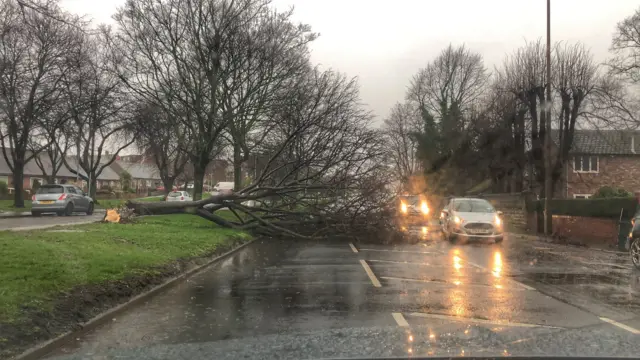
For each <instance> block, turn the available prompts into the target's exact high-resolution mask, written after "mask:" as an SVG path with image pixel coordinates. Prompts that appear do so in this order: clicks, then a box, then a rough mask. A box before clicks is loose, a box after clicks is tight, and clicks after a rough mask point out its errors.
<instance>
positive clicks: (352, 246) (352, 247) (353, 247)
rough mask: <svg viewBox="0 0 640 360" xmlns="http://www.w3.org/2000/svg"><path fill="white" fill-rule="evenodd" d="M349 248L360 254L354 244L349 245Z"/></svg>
mask: <svg viewBox="0 0 640 360" xmlns="http://www.w3.org/2000/svg"><path fill="white" fill-rule="evenodd" d="M349 246H350V247H351V250H353V252H354V253H357V252H358V249H356V247H355V246H354V245H353V243H349Z"/></svg>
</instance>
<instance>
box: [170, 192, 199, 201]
mask: <svg viewBox="0 0 640 360" xmlns="http://www.w3.org/2000/svg"><path fill="white" fill-rule="evenodd" d="M167 201H193V199H192V198H191V195H189V193H188V192H186V191H172V192H170V193H169V195H167Z"/></svg>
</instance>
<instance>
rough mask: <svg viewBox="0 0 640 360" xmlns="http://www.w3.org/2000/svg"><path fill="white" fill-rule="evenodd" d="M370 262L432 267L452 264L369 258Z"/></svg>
mask: <svg viewBox="0 0 640 360" xmlns="http://www.w3.org/2000/svg"><path fill="white" fill-rule="evenodd" d="M367 261H369V262H379V263H388V264H399V265H421V266H431V267H447V268H448V267H450V265H444V264H429V263H419V262H411V261H393V260H376V259H367Z"/></svg>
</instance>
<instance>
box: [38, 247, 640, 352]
mask: <svg viewBox="0 0 640 360" xmlns="http://www.w3.org/2000/svg"><path fill="white" fill-rule="evenodd" d="M639 295H640V272H638V271H636V270H633V269H632V266H631V264H630V261H629V259H628V256H626V255H625V254H615V253H609V252H602V251H595V250H587V249H579V248H570V247H563V246H559V245H546V244H545V245H541V244H540V243H535V242H531V241H528V240H524V239H521V238H516V237H514V238H509V237H507V238H506V239H505V241H504V243H502V244H462V245H452V244H450V243H448V242H444V241H440V240H437V239H435V238H434V239H432V240H428V241H424V242H421V243H418V244H414V245H409V244H407V245H401V246H383V245H366V244H359V245H357V244H348V243H326V242H325V243H322V242H320V243H318V242H299V241H296V242H286V241H258V242H255V243H253V244H252V245H250V246H248V247H245V248H244V249H243V250H241V251H239V252H238V253H236V254H235V255H234V256H232V257H230V258H227V259H226V260H224V261H223V262H221V263H219V264H217V265H214V266H213V267H211V268H209V269H207V270H205V271H203V272H201V273H199V274H197V275H195V276H193V277H191V278H190V279H189V280H188V281H185V282H183V283H181V284H178V285H177V286H174V287H172V288H170V289H168V290H167V291H165V292H163V293H160V294H158V295H155V296H154V297H152V298H150V299H149V300H148V301H147V302H146V303H144V304H142V305H140V306H137V307H136V308H133V309H131V310H129V311H126V312H125V313H123V314H121V315H119V316H118V317H117V318H114V319H112V321H110V322H109V323H107V324H106V325H102V326H100V327H98V328H97V329H95V330H92V331H90V332H88V333H85V334H81V335H79V336H78V337H77V338H76V339H75V340H73V341H72V342H71V343H68V344H66V345H65V346H63V347H62V348H59V349H58V350H56V351H55V352H54V353H52V354H49V356H57V355H65V354H87V353H92V354H102V353H104V352H106V351H109V350H110V349H123V348H134V347H147V346H152V345H159V344H184V343H192V344H203V345H198V346H206V345H204V344H207V343H208V342H211V341H220V340H232V339H239V341H246V342H247V343H248V342H249V341H252V340H253V339H255V338H257V337H260V336H266V335H274V334H275V335H278V336H280V335H281V334H282V336H284V335H285V334H304V333H305V332H308V331H315V330H327V331H331V329H345V328H372V327H396V328H402V329H407V331H409V329H412V331H413V330H415V329H422V330H421V331H422V334H427V335H428V336H427V335H424V338H422V337H421V338H420V339H419V340H420V341H418V339H415V340H414V338H413V337H414V335H413V334H418V333H420V332H418V330H415V331H416V332H415V333H410V332H408V333H407V334H409V335H407V336H406V339H405V341H406V344H403V346H405V349H406V351H407V354H409V355H411V353H412V351H413V349H415V348H416V347H414V345H415V346H417V344H418V342H420V343H425V342H429V341H431V342H436V341H440V343H442V342H443V341H445V339H446V338H447V336H452V334H454V333H455V334H459V335H458V336H462V337H468V341H469V344H477V343H481V344H482V345H484V343H483V341H489V340H487V339H492V337H491V336H490V335H491V334H503V338H502V340H501V343H500V344H499V345H495V344H493V345H492V346H494V347H493V348H492V349H494V350H495V346H504V354H505V355H509V354H510V352H511V351H515V350H512V348H517V346H519V344H520V342H526V341H527V339H529V338H530V336H531V334H539V335H540V334H541V335H545V334H546V335H548V336H549V339H550V340H548V341H551V340H552V339H554V338H555V337H556V336H555V335H554V334H556V333H554V332H560V331H566V330H572V329H589V331H592V332H599V333H601V334H602V333H604V334H614V335H617V336H630V335H634V336H638V334H640V296H639ZM507 331H508V332H507ZM505 334H507V335H505ZM371 336H374V335H371ZM416 336H417V335H416ZM421 336H422V335H421ZM598 336H601V335H598ZM426 337H428V338H429V339H428V340H427V339H426ZM504 338H508V339H510V340H509V341H510V342H506V341H505V340H504ZM284 339H285V338H284V337H283V338H282V339H281V340H278V341H284ZM596 339H602V338H601V337H597V338H596ZM347 340H349V339H347ZM356 340H357V339H351V341H356ZM363 341H364V340H363ZM601 341H603V340H596V341H595V342H592V343H590V344H571V343H570V340H567V345H560V346H559V349H569V348H570V347H571V346H577V347H578V348H580V349H587V348H589V347H590V348H592V349H593V350H594V351H598V349H600V348H603V349H606V346H608V345H607V344H609V342H606V341H605V342H604V343H599V342H601ZM356 342H357V341H356ZM214 344H219V343H214ZM465 344H466V343H465ZM563 344H564V343H563ZM507 345H508V346H507ZM612 346H618V345H616V343H613V345H612ZM219 347H220V345H216V346H214V347H213V348H214V349H215V348H219ZM497 349H499V351H500V352H502V351H503V350H502V347H498V348H497ZM541 349H542V350H540V351H543V350H544V345H543V346H542V347H541ZM211 351H214V350H211ZM278 351H283V349H282V348H280V349H279V350H278ZM456 351H461V353H460V355H464V348H462V349H457V350H456ZM603 351H607V350H603ZM214 355H215V354H214ZM214 355H212V356H214ZM405 355H406V354H405ZM425 355H426V354H425ZM454 355H458V354H454Z"/></svg>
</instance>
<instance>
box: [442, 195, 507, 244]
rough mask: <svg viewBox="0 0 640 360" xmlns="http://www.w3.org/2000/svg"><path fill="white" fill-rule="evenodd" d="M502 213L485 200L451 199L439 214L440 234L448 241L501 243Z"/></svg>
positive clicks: (502, 235)
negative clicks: (460, 239)
mask: <svg viewBox="0 0 640 360" xmlns="http://www.w3.org/2000/svg"><path fill="white" fill-rule="evenodd" d="M503 225H504V224H503V221H502V212H501V211H496V209H495V208H494V207H493V205H491V203H490V202H488V201H487V200H485V199H476V198H452V199H450V200H449V202H448V203H447V204H446V205H445V207H444V209H443V210H442V212H441V213H440V226H441V228H442V234H443V235H444V237H445V238H446V239H448V240H449V241H454V240H456V239H459V238H463V239H466V240H480V239H489V240H494V241H495V242H501V241H502V239H503V237H504V234H503Z"/></svg>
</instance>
